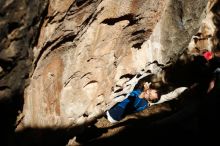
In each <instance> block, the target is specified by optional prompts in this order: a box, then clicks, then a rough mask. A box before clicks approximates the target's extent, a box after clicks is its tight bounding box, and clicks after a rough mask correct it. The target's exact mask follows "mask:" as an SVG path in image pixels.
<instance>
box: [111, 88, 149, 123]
mask: <svg viewBox="0 0 220 146" xmlns="http://www.w3.org/2000/svg"><path fill="white" fill-rule="evenodd" d="M140 94H141V90H140V89H137V90H133V91H132V92H131V93H130V94H129V96H128V98H126V99H124V100H123V101H122V102H119V103H117V104H116V105H115V106H113V107H112V108H111V109H110V110H109V114H110V116H111V117H112V118H113V119H114V120H117V121H119V120H121V119H122V118H123V117H124V116H125V115H126V114H128V113H134V112H139V111H142V110H144V109H146V108H147V107H148V102H147V100H145V99H143V98H140V97H139V95H140Z"/></svg>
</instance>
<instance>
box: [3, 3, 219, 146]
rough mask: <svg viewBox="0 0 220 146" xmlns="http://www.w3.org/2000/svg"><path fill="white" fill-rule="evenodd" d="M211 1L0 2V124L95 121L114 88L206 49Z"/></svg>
mask: <svg viewBox="0 0 220 146" xmlns="http://www.w3.org/2000/svg"><path fill="white" fill-rule="evenodd" d="M216 1H217V0H209V1H208V0H194V1H191V0H120V1H116V0H75V1H72V0H62V1H61V0H56V1H53V0H49V1H35V0H32V1H31V2H27V1H24V0H21V1H17V0H7V1H6V0H5V1H4V0H2V1H0V8H1V9H0V79H1V80H0V101H1V103H2V105H3V106H1V115H2V116H5V115H6V117H7V116H8V115H9V119H10V120H8V119H7V118H6V119H7V120H5V121H3V123H2V124H1V125H3V127H4V125H5V123H10V124H11V125H12V124H14V123H13V122H14V121H13V120H15V117H14V116H15V115H16V114H17V110H18V109H20V110H22V111H21V112H22V113H21V114H20V116H19V117H18V118H17V122H18V123H20V124H19V126H18V127H17V130H18V131H19V130H22V129H25V128H33V129H34V128H52V129H57V128H58V129H59V128H65V127H77V124H85V123H86V122H88V121H89V120H90V119H93V118H95V117H96V116H99V114H102V113H103V112H104V111H105V109H106V107H107V103H109V102H110V101H111V100H112V95H113V93H114V92H115V91H116V87H117V86H120V85H122V84H123V83H124V82H125V80H126V79H127V77H130V76H133V75H135V74H137V73H138V72H140V71H141V70H142V69H143V68H145V67H146V64H147V63H149V62H153V61H155V60H156V61H158V62H159V63H161V64H166V63H167V62H170V61H172V60H176V59H177V58H178V57H179V56H180V54H181V53H182V52H183V51H184V50H186V49H188V52H189V54H200V53H201V52H202V51H203V50H205V49H207V50H211V49H212V47H213V44H214V45H215V40H214V39H213V38H214V37H215V36H216V35H218V34H219V33H218V30H216V25H218V24H219V23H218V22H219V21H218V19H219V16H218V9H219V8H218V5H217V6H216V5H215V6H214V8H213V5H214V4H215V2H216ZM208 2H209V3H208ZM14 12H16V13H14ZM212 12H214V13H215V14H214V15H213V14H212ZM213 16H214V23H213V21H212V20H213ZM217 37H218V36H217ZM183 59H184V58H183ZM151 70H154V68H152V69H151ZM26 79H30V80H26ZM124 79H125V80H124ZM116 85H117V86H116ZM25 87H26V88H25ZM24 89H25V91H24ZM23 94H24V95H23ZM5 101H7V104H6V102H5ZM8 101H10V102H8ZM23 104H24V106H23V107H22V105H23ZM10 107H12V108H10ZM22 108H23V109H22ZM158 108H159V109H156V110H159V111H160V110H163V109H164V108H165V111H166V110H168V111H169V110H170V107H167V108H166V105H165V106H161V107H158ZM8 109H13V112H12V113H13V114H12V113H11V111H10V110H9V111H10V112H4V111H6V110H8ZM152 112H154V110H153V111H152ZM144 113H145V115H146V116H147V115H148V113H146V112H144ZM11 118H12V119H13V120H11ZM105 122H106V121H103V119H102V120H101V123H98V125H97V126H98V127H104V126H109V125H108V124H107V125H105ZM4 129H10V128H7V126H6V128H4ZM10 130H11V129H10ZM77 130H79V131H80V130H81V129H76V131H77ZM118 131H120V129H117V128H116V129H114V128H113V131H110V132H109V133H107V134H106V135H104V137H105V136H106V137H107V136H111V135H113V134H115V133H117V132H118ZM40 133H41V132H40ZM52 133H53V131H52ZM32 134H33V133H32ZM27 135H28V134H27ZM39 135H41V134H39ZM39 135H38V136H39ZM73 135H74V134H73ZM34 136H35V135H34ZM34 136H33V137H34ZM41 136H42V137H41V138H44V136H45V135H41ZM71 136H72V135H71ZM39 137H40V136H39ZM67 137H69V135H68V136H67ZM70 138H72V137H70ZM24 141H25V140H24ZM73 141H74V140H73ZM69 143H70V145H71V141H70V142H69ZM73 143H74V142H73ZM72 145H73V144H72Z"/></svg>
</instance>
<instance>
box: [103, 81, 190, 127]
mask: <svg viewBox="0 0 220 146" xmlns="http://www.w3.org/2000/svg"><path fill="white" fill-rule="evenodd" d="M185 89H187V88H186V87H180V88H177V89H176V90H174V91H173V92H171V93H169V94H166V95H162V96H161V92H160V91H159V90H158V89H156V88H155V87H154V86H153V85H152V84H148V82H145V83H143V84H142V87H141V88H139V89H135V90H133V91H132V92H131V93H130V94H129V96H128V98H126V99H124V100H123V101H121V102H118V103H117V104H116V105H115V106H113V107H112V108H110V109H109V110H108V111H107V112H106V115H107V119H108V120H109V121H110V122H111V123H116V122H118V121H120V120H122V119H123V118H124V117H125V116H126V115H128V114H131V113H135V112H139V111H142V110H144V109H146V108H148V107H150V106H151V105H154V104H159V103H163V102H165V101H169V100H172V99H174V98H176V97H178V96H179V95H180V93H182V92H183V91H184V90H185Z"/></svg>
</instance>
